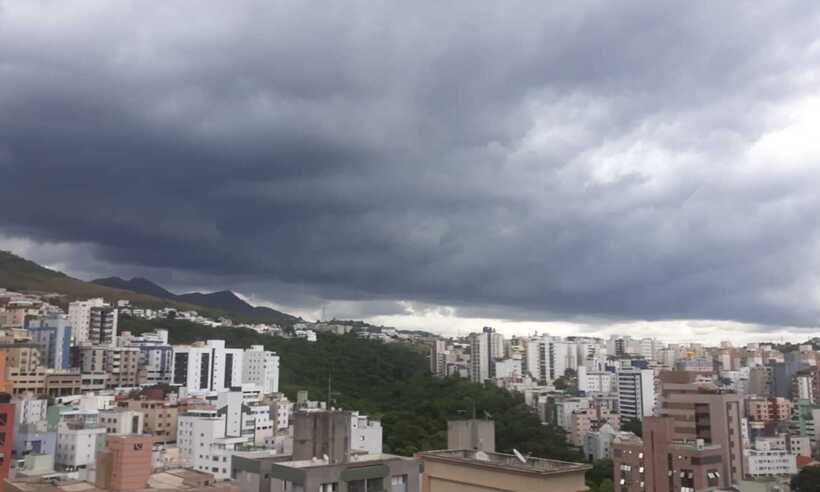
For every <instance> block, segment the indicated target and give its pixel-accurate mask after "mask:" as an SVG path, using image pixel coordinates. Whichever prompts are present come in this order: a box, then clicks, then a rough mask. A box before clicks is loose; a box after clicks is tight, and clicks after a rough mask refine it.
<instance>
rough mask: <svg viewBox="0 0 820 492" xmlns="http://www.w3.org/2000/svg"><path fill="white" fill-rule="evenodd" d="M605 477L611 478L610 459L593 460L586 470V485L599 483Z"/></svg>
mask: <svg viewBox="0 0 820 492" xmlns="http://www.w3.org/2000/svg"><path fill="white" fill-rule="evenodd" d="M606 479H610V480H611V479H612V460H595V461H593V462H592V469H591V470H588V471H587V476H586V482H587V484H588V485H596V486H597V485H599V484H600V483H601V482H603V481H604V480H606Z"/></svg>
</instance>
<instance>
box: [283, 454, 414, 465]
mask: <svg viewBox="0 0 820 492" xmlns="http://www.w3.org/2000/svg"><path fill="white" fill-rule="evenodd" d="M280 456H281V455H280ZM412 459H414V458H408V457H406V456H398V455H395V454H385V453H374V454H354V455H351V457H350V460H349V461H347V462H346V463H347V464H351V463H369V462H382V461H392V460H412ZM276 464H277V465H279V466H287V467H290V468H312V467H318V466H328V465H339V464H340V463H330V462H328V461H327V460H325V459H319V458H313V459H310V460H296V461H282V462H279V463H276Z"/></svg>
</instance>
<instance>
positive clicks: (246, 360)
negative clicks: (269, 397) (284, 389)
mask: <svg viewBox="0 0 820 492" xmlns="http://www.w3.org/2000/svg"><path fill="white" fill-rule="evenodd" d="M242 382H243V383H250V384H255V385H257V386H259V387H260V388H262V392H263V393H265V394H272V393H278V392H279V356H278V355H276V352H271V351H269V350H265V348H264V347H263V346H262V345H252V346H251V348H249V349H247V350H245V353H244V354H243V355H242Z"/></svg>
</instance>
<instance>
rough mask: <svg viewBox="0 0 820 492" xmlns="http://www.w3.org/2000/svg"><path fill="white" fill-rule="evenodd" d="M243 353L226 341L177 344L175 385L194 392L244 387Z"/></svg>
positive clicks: (173, 381) (174, 369)
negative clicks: (226, 346) (227, 345)
mask: <svg viewBox="0 0 820 492" xmlns="http://www.w3.org/2000/svg"><path fill="white" fill-rule="evenodd" d="M242 355H243V350H242V349H229V348H225V341H224V340H208V341H207V342H205V343H197V344H194V345H175V346H174V368H173V378H172V384H175V385H179V386H182V387H185V388H186V389H187V391H188V392H190V393H202V392H209V391H225V390H229V389H231V388H232V387H237V386H241V385H242ZM277 384H278V383H277Z"/></svg>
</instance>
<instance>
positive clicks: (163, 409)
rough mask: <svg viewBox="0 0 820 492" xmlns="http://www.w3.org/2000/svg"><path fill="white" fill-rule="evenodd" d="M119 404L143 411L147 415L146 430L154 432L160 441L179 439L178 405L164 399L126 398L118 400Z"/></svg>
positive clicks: (121, 406) (122, 406)
mask: <svg viewBox="0 0 820 492" xmlns="http://www.w3.org/2000/svg"><path fill="white" fill-rule="evenodd" d="M117 405H118V406H119V407H120V408H127V409H129V410H136V411H139V412H142V413H143V415H144V416H145V427H144V430H145V432H146V433H149V434H153V435H154V436H156V438H157V439H158V440H159V441H164V442H175V441H176V440H177V416H178V415H179V409H178V408H177V407H175V406H172V405H170V404H169V403H167V402H165V401H163V400H125V401H120V402H118V403H117Z"/></svg>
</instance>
